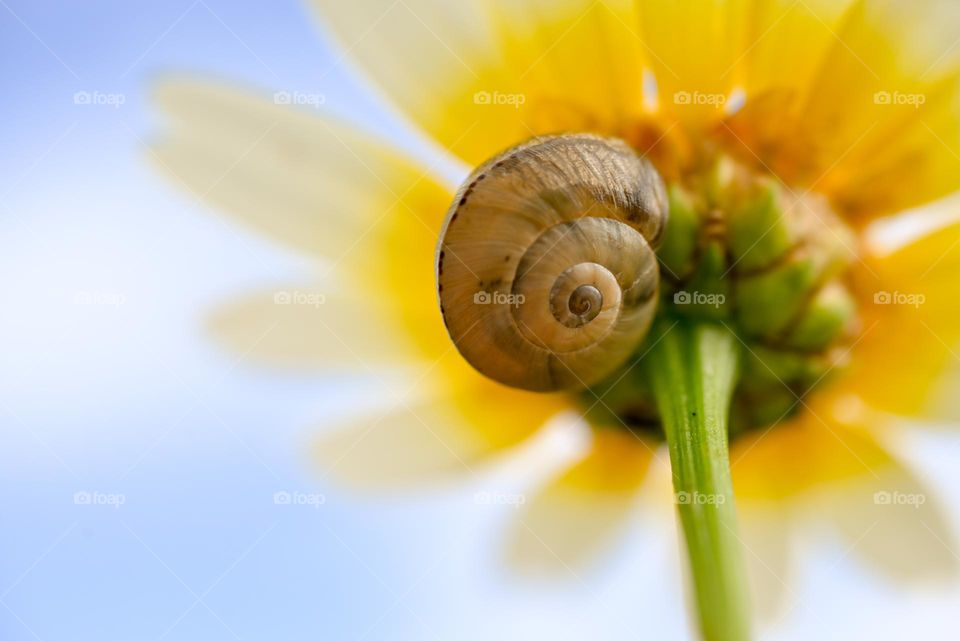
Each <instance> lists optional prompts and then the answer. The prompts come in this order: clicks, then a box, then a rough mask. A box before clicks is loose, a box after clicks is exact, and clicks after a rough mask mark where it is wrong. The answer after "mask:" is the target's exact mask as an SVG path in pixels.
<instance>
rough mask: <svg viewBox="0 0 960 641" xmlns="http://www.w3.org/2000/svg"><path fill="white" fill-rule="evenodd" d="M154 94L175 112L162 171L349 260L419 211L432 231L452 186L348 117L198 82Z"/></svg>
mask: <svg viewBox="0 0 960 641" xmlns="http://www.w3.org/2000/svg"><path fill="white" fill-rule="evenodd" d="M155 101H156V104H157V105H158V106H159V107H160V108H161V109H162V110H163V112H164V113H165V114H166V115H167V116H168V117H169V120H170V124H169V128H168V130H167V131H166V133H165V134H164V135H163V136H162V137H161V138H160V139H159V140H158V141H157V142H156V143H155V144H154V145H153V147H152V149H151V155H152V158H153V159H154V160H156V161H157V162H158V164H159V165H160V167H161V169H163V170H164V171H165V172H167V173H168V174H170V175H171V177H172V178H173V179H174V180H175V181H176V182H178V183H180V184H182V185H184V186H186V187H187V188H188V189H190V190H191V191H192V192H193V193H194V194H195V195H196V197H197V198H198V199H199V200H203V201H205V202H208V203H210V204H212V205H215V206H217V207H218V208H221V209H222V210H224V211H226V212H227V213H229V214H232V215H233V216H236V217H237V218H239V219H240V221H241V222H243V223H245V224H247V225H250V226H252V227H253V228H254V229H256V230H257V231H260V232H262V233H264V234H266V235H267V236H269V237H271V238H274V239H276V240H279V241H281V242H283V243H285V244H287V245H289V246H291V247H294V248H297V249H300V250H303V251H306V252H308V253H310V254H312V255H319V256H323V257H325V258H328V259H330V260H333V261H342V260H347V261H349V259H350V258H355V257H356V256H360V255H364V250H365V249H369V246H370V245H371V244H372V243H375V242H377V241H380V240H382V233H381V232H382V230H383V229H385V228H386V227H387V226H388V225H391V224H394V223H395V220H394V219H396V218H406V219H411V220H413V218H414V216H416V217H419V218H420V219H422V220H423V221H424V223H425V227H421V229H422V230H423V232H424V235H425V236H428V237H429V236H431V234H433V236H434V239H435V234H436V232H437V231H438V230H439V226H440V221H441V220H442V218H443V215H444V214H445V213H446V207H447V205H448V204H449V199H450V196H451V192H450V191H449V190H447V189H446V188H444V187H441V186H440V185H439V184H437V182H436V181H435V180H433V179H432V178H431V177H430V176H429V175H427V174H426V172H425V171H424V170H423V169H422V168H421V167H418V166H417V165H416V164H414V163H413V162H411V161H410V160H408V159H406V158H405V157H403V156H402V155H400V154H399V153H397V152H395V151H393V150H391V149H389V148H388V147H387V146H386V145H384V144H382V143H379V142H376V141H374V140H373V139H371V138H369V137H367V136H366V135H364V134H362V133H360V132H358V131H356V130H355V129H353V128H352V127H350V126H348V125H345V124H343V123H341V122H338V121H336V120H333V119H330V118H327V117H318V116H316V115H312V114H309V113H307V112H306V111H301V110H297V109H293V108H291V107H289V106H286V105H282V104H275V103H274V102H271V101H270V100H268V99H266V98H263V97H260V96H257V95H256V94H252V93H248V92H244V91H240V90H235V89H232V88H230V87H227V86H224V85H217V84H213V83H210V82H204V81H200V80H168V81H166V82H163V83H161V84H159V85H158V86H157V87H156V90H155ZM413 222H415V221H413ZM430 242H433V241H432V240H431V241H430Z"/></svg>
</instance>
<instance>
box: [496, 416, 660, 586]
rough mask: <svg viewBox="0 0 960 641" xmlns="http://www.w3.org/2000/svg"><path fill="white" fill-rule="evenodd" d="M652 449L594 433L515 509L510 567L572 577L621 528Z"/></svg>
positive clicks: (617, 434)
mask: <svg viewBox="0 0 960 641" xmlns="http://www.w3.org/2000/svg"><path fill="white" fill-rule="evenodd" d="M656 447H657V443H655V442H653V441H649V440H646V439H642V438H641V437H639V436H636V435H633V434H630V433H627V432H626V431H624V430H620V429H617V428H600V429H597V430H595V431H594V439H593V443H592V445H591V448H590V450H589V451H588V452H587V454H586V455H585V456H584V457H583V458H582V459H581V460H580V461H578V462H577V463H576V464H575V465H574V466H573V467H572V468H570V469H569V470H568V471H566V472H564V473H563V474H562V475H560V476H559V477H557V478H555V479H554V480H553V481H551V482H550V483H549V484H548V485H547V486H546V487H544V488H543V489H542V490H540V491H539V492H538V493H537V494H536V495H535V496H533V498H532V499H531V500H530V501H529V502H528V503H527V504H526V505H525V506H524V508H523V509H522V510H521V512H520V514H519V515H518V517H517V519H516V520H515V523H514V525H513V526H512V528H511V530H510V533H509V535H508V536H509V538H508V540H507V549H506V554H507V560H508V562H509V563H510V564H511V566H512V567H514V568H516V569H518V570H521V571H532V572H537V573H549V574H556V575H558V576H561V577H563V576H569V575H570V573H571V572H572V573H573V574H574V575H578V574H579V573H580V572H581V571H582V570H583V569H584V567H586V566H588V565H589V563H590V562H592V561H595V560H596V559H597V557H598V556H599V555H601V554H602V553H603V552H604V551H605V550H608V549H609V548H610V546H611V545H612V544H613V543H614V542H615V541H616V539H617V536H618V534H620V533H621V532H622V531H623V529H624V528H625V526H626V525H627V523H628V520H629V518H630V516H631V514H632V513H633V510H634V508H635V507H636V503H637V493H638V490H639V489H640V486H641V484H642V483H643V481H644V479H645V478H646V475H647V470H648V468H649V465H650V461H651V458H652V456H653V452H654V450H655V448H656Z"/></svg>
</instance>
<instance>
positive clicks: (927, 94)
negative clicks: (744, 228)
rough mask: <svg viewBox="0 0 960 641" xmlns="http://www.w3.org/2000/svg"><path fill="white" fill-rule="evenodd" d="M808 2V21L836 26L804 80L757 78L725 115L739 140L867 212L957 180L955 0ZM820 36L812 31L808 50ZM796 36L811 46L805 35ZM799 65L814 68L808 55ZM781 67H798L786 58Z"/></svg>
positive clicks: (801, 180) (746, 149) (959, 99)
mask: <svg viewBox="0 0 960 641" xmlns="http://www.w3.org/2000/svg"><path fill="white" fill-rule="evenodd" d="M801 5H803V9H802V10H803V11H804V12H806V13H808V14H809V16H808V22H810V19H811V17H812V20H813V22H810V24H812V25H813V26H814V28H815V29H816V30H818V31H821V32H822V31H823V28H827V32H828V33H829V34H830V37H829V39H828V43H829V44H828V47H827V49H826V51H825V53H824V55H823V57H822V61H821V62H820V64H819V67H818V69H817V71H816V72H815V73H814V74H813V75H812V76H809V78H810V81H809V82H808V83H806V84H807V86H806V89H804V87H802V86H800V85H799V83H793V82H788V83H787V85H786V86H783V84H782V83H775V82H769V83H768V85H769V86H766V85H764V84H757V85H756V86H752V87H751V88H750V90H749V95H748V97H747V103H746V106H745V107H744V109H743V110H741V111H740V112H739V113H738V114H736V115H735V116H734V117H733V118H731V119H730V121H729V122H728V123H727V127H728V128H729V130H730V132H731V133H732V135H731V136H729V138H730V140H731V142H732V144H733V146H734V148H738V149H739V150H740V152H741V153H742V155H743V156H745V157H747V158H749V159H750V160H757V161H758V162H760V163H762V164H764V165H766V166H768V167H770V168H772V169H773V170H774V171H775V172H776V173H777V174H778V175H780V177H781V178H783V179H784V180H785V181H787V182H790V183H792V184H798V185H808V186H813V187H815V188H816V189H817V190H819V191H822V192H825V193H828V194H829V195H831V196H832V197H833V199H834V201H835V202H837V203H839V204H840V205H841V206H842V207H843V208H844V210H845V211H848V212H850V213H852V214H855V215H857V216H859V217H861V218H872V217H876V216H879V215H882V214H885V213H890V212H893V211H897V210H900V209H903V208H906V207H910V206H914V205H917V204H920V203H924V202H927V201H930V200H933V199H935V198H938V197H940V196H943V195H945V194H948V193H951V192H953V191H955V190H956V189H957V188H958V187H960V179H958V178H957V176H958V175H960V129H958V126H960V125H958V122H960V121H958V118H957V114H958V113H960V84H958V81H957V80H958V75H960V51H958V50H957V48H956V47H955V46H954V45H955V40H956V33H957V29H958V27H960V11H958V9H957V7H956V5H955V3H952V2H948V1H946V0H922V1H919V2H911V3H902V2H897V1H896V0H860V1H858V2H854V3H851V4H850V6H849V9H848V10H847V11H846V12H845V13H843V14H839V13H837V11H838V10H839V9H840V8H841V7H842V6H843V4H842V3H841V4H839V5H836V6H835V7H833V8H830V9H829V10H828V9H827V8H826V7H818V6H815V5H812V4H810V3H801ZM791 13H794V10H791ZM816 23H819V26H817V25H816ZM783 24H792V23H787V19H786V18H785V19H784V20H783ZM781 26H782V25H781ZM823 39H824V37H823V35H822V33H821V37H820V38H817V37H813V39H812V47H813V50H812V52H811V59H813V58H815V57H816V53H817V52H818V51H819V49H818V48H819V47H820V46H822V42H823ZM761 43H762V41H761ZM757 46H758V47H759V46H760V45H757ZM797 46H798V47H800V48H802V49H803V50H804V51H805V50H806V47H807V43H806V42H805V41H803V42H802V44H801V43H798V45H797ZM760 59H761V58H760V57H759V55H758V56H756V57H752V58H751V60H752V61H753V62H754V63H756V62H757V61H759V60H760ZM772 64H775V63H772ZM801 70H802V71H803V74H802V75H806V74H808V73H809V70H808V66H807V65H806V64H804V65H801ZM783 75H784V76H785V77H788V78H789V77H790V76H791V74H790V73H789V70H788V69H784V74H783Z"/></svg>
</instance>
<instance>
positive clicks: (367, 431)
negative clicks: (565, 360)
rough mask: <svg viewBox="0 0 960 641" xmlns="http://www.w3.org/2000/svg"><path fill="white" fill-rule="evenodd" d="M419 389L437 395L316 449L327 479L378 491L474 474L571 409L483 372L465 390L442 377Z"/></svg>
mask: <svg viewBox="0 0 960 641" xmlns="http://www.w3.org/2000/svg"><path fill="white" fill-rule="evenodd" d="M412 386H413V387H414V389H415V390H416V388H418V387H423V388H426V389H427V390H432V391H427V392H425V395H426V400H418V399H417V398H415V397H413V395H412V394H411V395H410V397H407V398H400V399H398V401H397V402H395V403H393V404H391V405H390V406H389V407H387V408H386V409H385V410H383V411H381V412H374V413H372V414H370V415H368V416H367V417H365V418H363V419H360V420H354V421H352V422H351V424H350V425H346V426H343V427H342V428H339V429H336V430H335V431H334V433H332V434H331V435H330V436H327V437H324V438H322V439H321V440H320V442H318V443H317V445H316V447H315V449H314V452H315V458H316V461H317V463H318V466H319V470H320V473H321V474H323V475H327V474H329V475H332V476H333V477H335V478H338V479H340V480H341V481H344V482H346V483H349V484H351V485H355V486H358V487H378V488H395V487H397V486H398V484H409V483H416V482H425V481H431V480H435V479H436V478H437V477H443V476H450V475H466V476H471V475H473V474H475V473H477V472H476V467H477V466H479V465H480V464H482V463H483V462H484V461H485V460H486V459H489V458H490V457H491V456H493V455H494V454H497V453H499V452H502V451H504V450H506V449H509V448H510V447H512V446H514V445H517V444H518V443H520V442H521V441H523V440H524V439H526V438H528V437H529V436H531V435H532V434H533V433H535V432H536V431H537V430H538V429H539V428H540V427H541V426H543V424H544V423H545V422H546V421H547V419H549V418H550V417H551V416H553V415H554V414H556V413H557V412H559V411H561V410H563V409H564V408H566V407H567V401H566V400H565V399H563V398H561V397H560V396H557V395H541V394H530V393H527V392H520V391H516V390H512V389H509V388H506V387H502V386H500V385H497V384H496V383H492V382H489V381H487V380H485V379H482V378H480V375H479V374H474V378H473V379H472V380H470V381H460V384H459V385H458V386H451V385H450V384H449V382H448V381H443V380H440V379H438V378H437V377H435V376H434V377H422V378H421V379H420V381H417V380H414V381H413V382H412ZM438 386H440V387H441V389H437V388H438Z"/></svg>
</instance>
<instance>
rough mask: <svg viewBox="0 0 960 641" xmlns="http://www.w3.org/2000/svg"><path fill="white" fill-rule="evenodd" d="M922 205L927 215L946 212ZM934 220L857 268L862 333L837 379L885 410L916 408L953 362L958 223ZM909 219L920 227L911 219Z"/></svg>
mask: <svg viewBox="0 0 960 641" xmlns="http://www.w3.org/2000/svg"><path fill="white" fill-rule="evenodd" d="M951 203H952V204H951ZM946 206H948V207H956V202H955V201H949V202H948V203H946ZM929 209H930V211H928V212H926V213H928V214H929V215H931V216H935V215H938V214H942V213H948V212H938V211H936V210H937V209H938V206H931V207H930V208H929ZM940 218H941V220H943V222H944V224H942V225H940V226H938V227H934V228H932V229H930V230H929V231H928V232H927V233H925V234H922V235H920V236H919V237H917V238H913V239H911V240H910V242H907V243H904V244H902V245H901V246H899V247H898V248H896V249H893V250H892V251H885V252H883V253H879V252H876V251H874V252H871V253H868V254H867V255H866V256H865V259H866V261H867V264H868V266H869V269H864V270H859V272H858V275H859V277H860V280H859V282H858V283H857V287H858V288H859V289H860V298H861V299H862V301H863V309H862V322H863V324H864V326H865V333H864V335H863V338H862V339H861V340H860V341H859V342H858V343H857V344H856V345H855V347H854V350H853V353H852V359H851V367H850V368H849V370H848V372H846V373H845V375H844V376H845V378H846V382H847V383H848V384H849V385H850V387H851V389H853V390H854V391H855V392H856V393H857V394H859V395H860V396H861V397H863V398H864V399H865V400H867V401H868V402H869V403H871V404H872V405H874V406H875V407H878V408H881V409H885V410H887V411H891V412H897V413H901V414H917V413H920V412H921V411H922V410H924V409H925V408H926V403H927V401H928V399H929V396H930V393H931V391H932V390H933V389H934V383H935V381H936V379H937V378H938V377H939V376H941V375H942V373H943V372H944V370H945V368H946V366H947V365H948V364H949V363H950V362H953V361H956V360H958V359H960V357H958V354H960V350H958V349H957V343H958V341H960V324H958V323H957V322H956V319H957V317H958V315H960V298H958V297H957V295H956V282H957V281H956V279H957V273H958V270H960V222H956V220H955V217H954V219H953V220H951V219H950V217H949V216H948V217H943V216H941V217H940ZM912 222H913V223H914V224H917V225H921V224H922V222H921V221H920V220H918V219H917V218H916V217H914V218H913V219H912ZM894 374H895V375H894Z"/></svg>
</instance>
